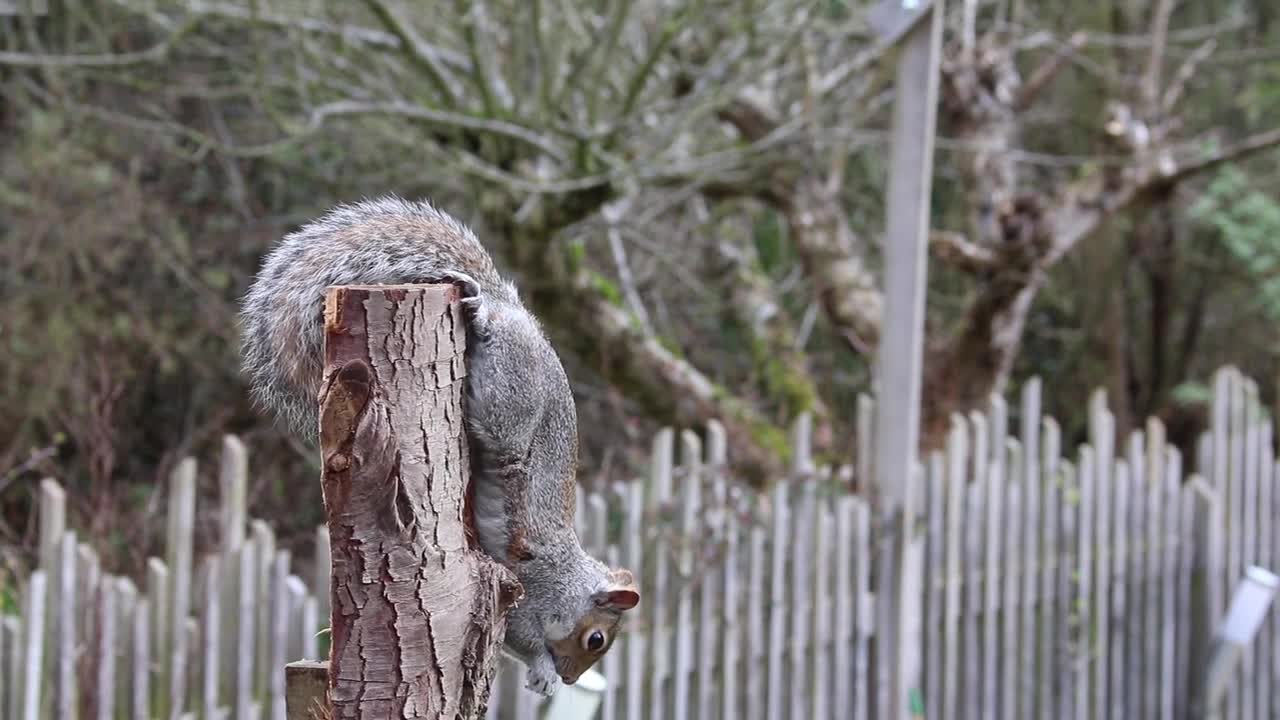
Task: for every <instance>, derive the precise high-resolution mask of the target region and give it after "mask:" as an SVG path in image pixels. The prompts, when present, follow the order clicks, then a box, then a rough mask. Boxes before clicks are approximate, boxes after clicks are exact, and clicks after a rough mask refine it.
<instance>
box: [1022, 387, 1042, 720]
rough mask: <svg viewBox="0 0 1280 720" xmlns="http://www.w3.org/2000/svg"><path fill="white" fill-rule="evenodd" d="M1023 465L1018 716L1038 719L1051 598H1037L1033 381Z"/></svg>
mask: <svg viewBox="0 0 1280 720" xmlns="http://www.w3.org/2000/svg"><path fill="white" fill-rule="evenodd" d="M1018 420H1019V422H1020V424H1021V429H1020V432H1019V437H1020V438H1021V440H1020V455H1021V462H1020V464H1019V486H1020V487H1021V488H1022V490H1021V494H1022V500H1021V502H1022V517H1021V522H1022V535H1021V537H1022V563H1021V568H1020V569H1021V578H1022V587H1021V588H1020V590H1019V593H1018V595H1019V606H1018V607H1019V611H1020V616H1021V627H1020V628H1019V630H1018V637H1019V640H1018V648H1019V652H1020V657H1021V661H1020V663H1019V664H1020V666H1021V667H1020V668H1019V673H1018V674H1017V675H1016V677H1017V678H1018V689H1019V691H1020V693H1019V696H1018V709H1017V715H1018V717H1035V716H1036V708H1037V706H1036V689H1037V686H1038V684H1039V683H1038V682H1037V681H1038V678H1039V675H1038V674H1037V670H1038V668H1039V666H1040V665H1042V664H1043V663H1042V662H1041V661H1040V657H1039V654H1040V651H1041V649H1042V648H1043V646H1044V642H1043V640H1044V638H1043V637H1042V633H1041V632H1040V629H1041V628H1047V627H1048V626H1049V623H1047V622H1040V623H1037V622H1036V620H1037V613H1038V612H1040V611H1041V603H1043V602H1045V601H1046V600H1047V598H1038V597H1036V595H1037V592H1038V591H1039V588H1040V582H1039V581H1040V577H1041V574H1042V573H1043V572H1044V565H1045V564H1046V560H1045V553H1044V550H1043V548H1044V545H1045V537H1044V525H1043V523H1042V519H1041V515H1040V509H1041V508H1040V503H1041V500H1040V496H1041V494H1043V492H1044V483H1043V479H1042V478H1041V477H1040V457H1039V452H1040V381H1039V379H1038V378H1032V379H1031V380H1030V381H1029V382H1027V383H1026V384H1025V385H1024V386H1023V388H1022V402H1021V409H1020V411H1019V418H1018Z"/></svg>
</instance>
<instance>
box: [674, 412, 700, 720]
mask: <svg viewBox="0 0 1280 720" xmlns="http://www.w3.org/2000/svg"><path fill="white" fill-rule="evenodd" d="M680 455H681V460H683V462H684V464H683V468H682V469H683V470H684V474H685V475H684V478H683V482H682V483H681V486H680V500H679V507H680V509H681V518H680V540H679V545H678V547H679V549H680V555H679V564H678V567H677V572H678V575H679V580H678V582H677V584H676V589H675V592H676V619H675V626H674V630H673V632H672V638H671V639H672V640H673V641H674V647H673V648H672V649H673V651H674V660H675V665H674V671H673V672H674V674H673V677H672V701H671V707H672V717H673V718H674V719H675V720H688V718H689V710H690V709H691V706H692V704H693V692H694V691H693V689H692V687H691V685H692V683H693V674H694V641H695V640H696V639H697V631H696V630H695V628H694V627H693V607H694V600H695V595H696V594H697V588H698V585H700V584H701V583H699V582H698V580H697V577H696V576H695V572H698V571H696V570H695V569H694V566H695V562H696V563H697V564H699V565H700V564H701V558H700V554H699V553H695V552H694V544H695V540H694V538H696V537H699V536H700V535H701V533H700V531H699V527H698V524H699V521H700V519H701V512H700V511H701V510H702V508H701V500H702V492H701V482H702V475H701V464H702V444H701V442H700V441H699V440H698V436H697V435H695V434H694V433H693V432H691V431H689V430H685V431H683V432H681V433H680ZM698 544H699V545H701V543H698Z"/></svg>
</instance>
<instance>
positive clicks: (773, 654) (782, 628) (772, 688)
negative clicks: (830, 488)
mask: <svg viewBox="0 0 1280 720" xmlns="http://www.w3.org/2000/svg"><path fill="white" fill-rule="evenodd" d="M787 491H788V485H786V484H785V483H779V484H778V485H777V486H776V487H775V488H774V490H773V493H772V496H771V498H770V500H771V503H770V505H771V509H772V512H773V527H772V536H771V542H770V544H769V559H770V562H771V566H770V574H769V579H770V581H771V582H770V587H769V642H768V643H767V644H766V645H765V648H766V652H767V654H768V666H769V670H768V683H769V685H768V694H767V696H766V697H767V702H768V705H767V708H768V712H767V713H766V715H765V717H767V718H768V720H782V719H783V718H785V717H786V715H785V714H784V713H785V710H784V706H783V690H784V688H785V687H786V685H785V684H784V682H785V681H784V676H785V671H784V669H783V666H782V659H783V652H784V650H785V649H786V646H787V634H786V623H787V615H786V613H787V607H788V606H787V575H786V571H787V538H788V536H789V532H788V529H789V528H788V523H787V516H788V514H789V512H790V507H789V505H788V502H789V497H788V492H787Z"/></svg>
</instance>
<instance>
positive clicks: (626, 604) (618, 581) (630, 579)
mask: <svg viewBox="0 0 1280 720" xmlns="http://www.w3.org/2000/svg"><path fill="white" fill-rule="evenodd" d="M595 601H596V605H599V606H600V607H602V608H609V609H611V610H630V609H631V608H633V607H635V606H636V604H637V603H639V602H640V592H639V589H638V588H637V587H636V580H635V577H634V576H633V575H632V574H631V571H630V570H625V569H622V568H618V569H615V570H611V571H609V587H608V588H607V589H606V590H604V591H603V592H598V593H596V596H595Z"/></svg>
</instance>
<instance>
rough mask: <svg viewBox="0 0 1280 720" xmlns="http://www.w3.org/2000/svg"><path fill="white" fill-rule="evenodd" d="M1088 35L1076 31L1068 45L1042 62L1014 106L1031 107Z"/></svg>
mask: <svg viewBox="0 0 1280 720" xmlns="http://www.w3.org/2000/svg"><path fill="white" fill-rule="evenodd" d="M1087 40H1088V36H1087V35H1086V34H1085V33H1076V34H1074V35H1072V36H1071V39H1070V40H1069V41H1068V42H1067V44H1066V45H1063V46H1061V47H1059V48H1058V51H1057V52H1055V53H1054V54H1053V55H1050V56H1049V58H1048V59H1046V60H1045V61H1044V62H1043V63H1041V64H1040V66H1039V67H1037V68H1036V69H1035V70H1034V71H1032V73H1031V77H1030V79H1028V80H1027V82H1026V83H1025V84H1023V86H1022V88H1021V90H1020V91H1019V92H1018V99H1017V100H1015V101H1014V103H1013V107H1014V109H1016V110H1025V109H1027V108H1028V107H1031V104H1032V103H1034V102H1035V100H1036V98H1037V97H1038V96H1039V95H1040V92H1041V91H1042V90H1044V89H1045V88H1046V87H1047V86H1048V85H1049V83H1051V82H1053V79H1054V78H1055V77H1057V76H1058V72H1059V71H1060V70H1062V68H1064V67H1066V65H1067V62H1068V61H1069V60H1071V58H1072V57H1074V56H1075V54H1076V53H1077V52H1079V51H1080V48H1082V47H1084V45H1085V42H1086V41H1087Z"/></svg>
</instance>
